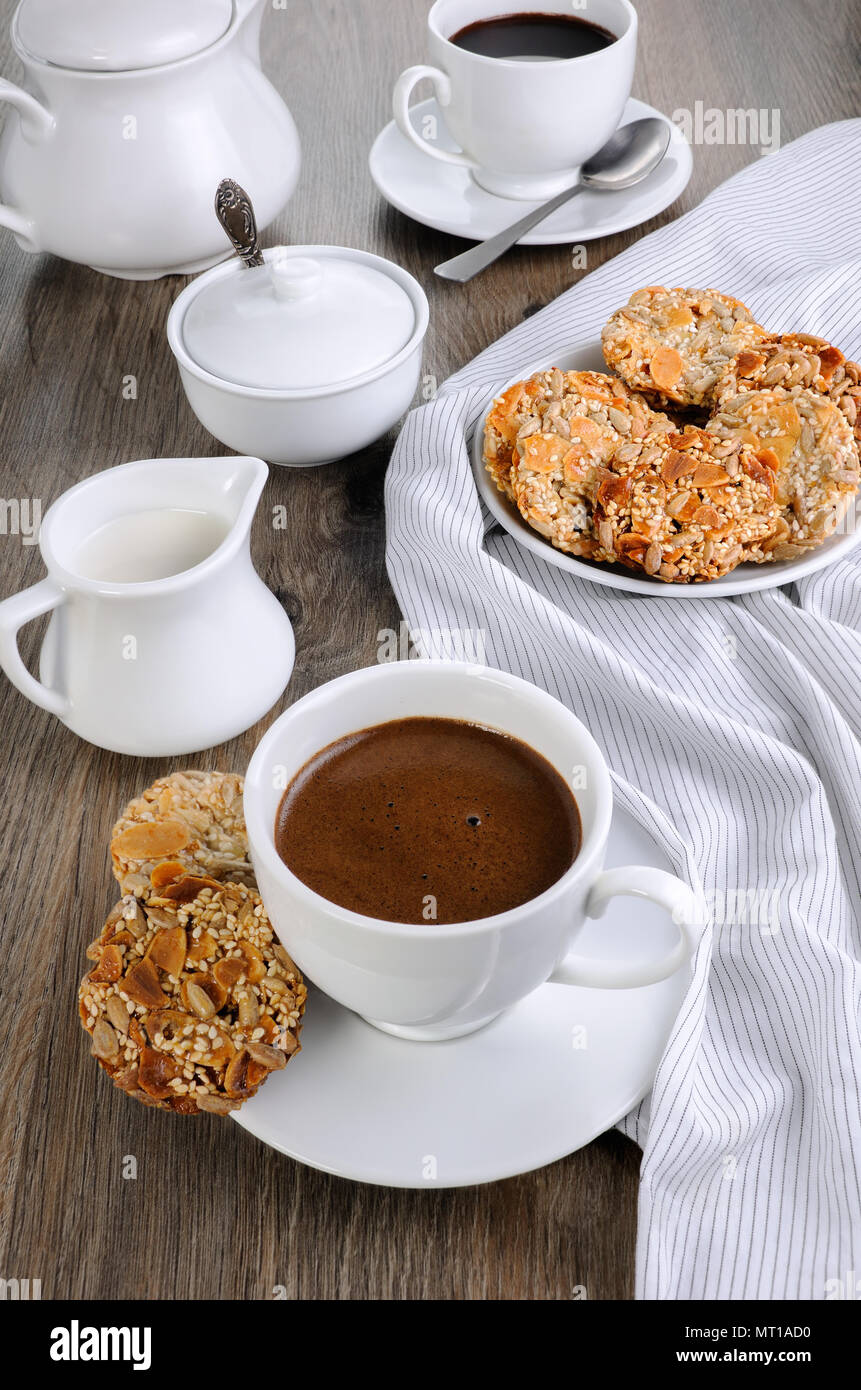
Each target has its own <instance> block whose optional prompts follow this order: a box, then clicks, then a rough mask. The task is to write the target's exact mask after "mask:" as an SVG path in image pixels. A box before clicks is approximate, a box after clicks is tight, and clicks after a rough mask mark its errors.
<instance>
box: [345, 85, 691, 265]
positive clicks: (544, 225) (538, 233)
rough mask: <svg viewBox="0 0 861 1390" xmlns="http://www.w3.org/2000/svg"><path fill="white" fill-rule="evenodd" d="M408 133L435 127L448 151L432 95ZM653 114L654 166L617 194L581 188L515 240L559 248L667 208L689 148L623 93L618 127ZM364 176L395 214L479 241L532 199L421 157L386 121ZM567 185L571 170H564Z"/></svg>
mask: <svg viewBox="0 0 861 1390" xmlns="http://www.w3.org/2000/svg"><path fill="white" fill-rule="evenodd" d="M410 114H411V118H412V121H413V124H414V125H415V127H416V130H420V129H422V128H427V123H428V122H429V121H430V122H434V123H435V125H434V126H433V127H432V128H435V129H438V130H439V132H440V137H439V144H440V146H442V147H443V148H444V149H454V148H455V145H454V142H453V140H451V138H450V137H449V135H448V132H447V131H446V128H445V118H444V116H443V115H442V113H441V110H440V107H439V106H438V104H437V102H436V99H435V98H433V97H432V98H430V99H429V100H427V101H423V102H419V103H418V104H417V105H416V106H414V107H413V108H412V110H411V113H410ZM644 116H657V117H658V118H659V119H660V120H663V121H666V124H667V125H668V126H669V127H670V132H671V138H670V146H669V149H668V151H667V154H666V156H665V158H664V159H663V160H662V162H661V164H660V165H659V166H658V168H657V169H656V170H655V171H654V173H652V174H650V175H649V176H648V178H646V179H643V181H642V183H639V184H637V185H636V186H635V187H633V188H629V189H625V190H623V191H620V192H617V193H602V192H597V191H596V190H593V189H586V190H584V191H583V192H582V193H580V194H578V196H577V197H576V198H572V200H571V201H570V202H569V203H567V204H566V205H565V206H564V207H562V208H559V209H558V210H557V211H556V212H554V213H551V215H550V216H549V217H548V218H546V220H545V221H544V222H541V223H539V225H538V226H537V227H535V228H534V229H533V230H532V231H531V232H529V233H527V235H526V236H525V237H523V238H522V240H521V242H520V245H522V246H564V245H566V244H569V243H573V244H578V243H580V242H586V241H593V240H595V239H596V238H598V237H603V236H612V235H613V234H614V233H616V232H623V231H626V230H628V229H629V228H630V227H638V226H640V224H641V223H643V222H647V221H648V220H649V218H652V217H657V215H658V214H659V213H661V212H663V211H664V210H665V208H668V207H669V206H670V205H671V203H674V202H675V200H676V199H677V198H678V197H679V196H680V195H681V194H682V193H683V192H684V190H685V188H686V187H687V184H688V182H689V180H690V177H691V172H692V170H693V158H692V155H691V149H690V146H689V145H688V143H687V141H686V140H685V138H684V136H683V135H682V133H681V131H680V129H679V128H678V126H676V125H674V124H673V122H672V121H670V120H669V119H668V118H667V117H666V116H664V115H663V113H662V112H660V111H656V110H655V108H654V107H653V106H649V105H647V103H646V102H643V101H637V100H636V99H635V98H633V97H631V98H630V99H629V101H628V103H627V105H626V107H625V111H624V114H623V116H622V121H621V124H622V125H628V124H629V123H630V122H631V121H635V120H639V119H640V118H641V117H644ZM370 170H371V177H372V179H373V180H374V183H375V184H376V186H377V188H378V189H379V191H380V193H382V195H383V197H384V198H385V199H386V201H387V202H389V203H390V204H391V205H392V207H394V208H396V209H397V210H398V211H399V212H402V213H405V214H406V216H407V217H412V218H413V219H414V220H415V221H416V222H421V223H423V225H424V226H426V227H431V228H433V229H434V230H436V231H440V232H448V233H450V234H451V235H452V236H459V237H464V238H466V239H468V240H470V241H486V240H487V239H488V238H489V237H492V236H496V234H497V233H498V232H502V231H504V230H505V228H506V227H509V226H511V224H512V223H513V222H515V221H516V220H517V219H518V217H523V216H524V214H525V213H526V212H528V211H529V210H530V208H533V207H537V206H538V204H537V203H529V202H523V201H520V200H518V199H513V198H501V197H499V196H497V195H496V194H494V193H489V192H487V190H486V189H484V188H482V187H480V185H479V184H477V183H476V181H475V179H474V178H473V177H472V175H471V174H470V172H469V170H468V169H465V168H461V167H459V166H457V165H454V164H442V163H439V162H438V161H437V160H434V159H428V158H427V156H425V155H423V154H422V152H421V150H418V149H416V147H415V146H414V145H412V144H411V143H410V141H409V140H407V139H406V138H405V136H404V135H402V134H401V132H400V131H399V130H398V128H397V126H396V125H395V123H394V121H391V122H390V123H389V125H387V126H386V127H385V129H384V130H383V131H381V133H380V135H379V136H378V137H377V139H376V141H375V142H374V145H373V148H372V150H371V155H370ZM571 182H572V185H573V183H574V175H573V173H572V179H571Z"/></svg>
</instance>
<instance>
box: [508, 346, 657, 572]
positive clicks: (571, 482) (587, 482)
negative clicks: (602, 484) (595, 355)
mask: <svg viewBox="0 0 861 1390" xmlns="http://www.w3.org/2000/svg"><path fill="white" fill-rule="evenodd" d="M674 429H675V425H674V424H673V422H672V421H671V420H669V419H668V418H667V417H666V416H665V415H660V414H658V413H657V412H656V411H653V410H652V409H651V407H650V406H649V405H648V403H647V402H646V401H645V400H644V398H643V397H642V396H638V395H636V394H635V393H634V392H632V391H629V390H628V388H627V387H626V386H625V385H624V383H623V382H621V381H619V379H618V378H617V377H611V376H607V375H605V374H604V373H601V372H562V371H560V370H559V369H558V368H556V369H552V370H550V371H547V372H543V373H540V374H538V375H537V376H535V377H532V378H530V380H529V381H528V382H521V383H518V385H517V387H515V388H510V389H509V391H507V392H506V393H505V395H504V396H502V397H500V398H499V400H498V401H497V402H496V404H495V407H494V410H493V411H492V412H491V414H490V416H489V417H488V421H487V427H486V433H485V455H484V456H485V466H486V467H487V469H488V472H490V474H491V476H493V477H494V479H495V481H496V484H497V487H499V488H500V490H502V491H505V492H506V493H507V495H508V496H509V497H510V498H511V500H512V501H514V503H515V504H516V506H517V507H518V509H519V511H520V513H521V515H522V516H523V517H524V519H525V520H526V521H527V522H528V523H529V525H530V526H531V527H533V529H534V530H536V531H538V532H539V533H540V534H541V535H543V536H545V537H546V538H547V539H548V540H549V541H550V542H551V544H552V545H554V546H556V547H557V549H560V550H564V551H567V552H568V553H569V554H572V555H578V556H580V557H582V558H587V559H588V558H591V557H592V555H593V554H594V551H595V546H596V542H595V535H594V531H593V528H592V509H593V503H594V497H595V489H596V487H597V485H598V482H599V481H600V479H601V477H602V476H603V474H604V473H605V472H606V470H607V468H608V467H609V466H610V465H611V464H612V462H613V460H614V458H616V457H621V458H628V457H631V456H632V455H633V454H635V453H637V452H638V451H639V447H640V443H641V441H642V440H643V439H644V438H645V436H646V435H647V434H648V433H649V432H651V433H653V434H655V433H661V432H664V433H667V434H669V433H671V432H672V431H673V430H674ZM501 461H502V462H501Z"/></svg>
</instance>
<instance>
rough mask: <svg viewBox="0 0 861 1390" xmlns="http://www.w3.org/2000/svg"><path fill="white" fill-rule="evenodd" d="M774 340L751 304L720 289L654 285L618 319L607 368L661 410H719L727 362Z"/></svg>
mask: <svg viewBox="0 0 861 1390" xmlns="http://www.w3.org/2000/svg"><path fill="white" fill-rule="evenodd" d="M765 336H766V330H765V329H764V328H762V327H761V325H760V324H758V323H756V321H755V320H754V318H753V315H752V314H751V312H750V310H749V309H748V308H747V306H746V305H745V304H742V302H741V301H740V300H738V299H734V298H733V297H732V296H731V295H725V294H720V293H718V291H717V290H697V289H666V288H665V287H664V286H663V285H649V286H646V288H644V289H642V290H637V291H636V293H635V294H632V295H631V298H630V300H629V301H628V303H627V304H626V305H625V307H624V308H622V309H618V310H617V311H616V312H615V313H614V314H612V315H611V317H610V319H609V320H608V322H607V324H606V325H605V327H604V331H603V333H602V335H601V341H602V345H603V348H604V357H605V358H606V360H607V363H608V365H609V366H610V367H612V368H613V369H614V370H615V371H617V372H618V373H619V376H620V377H621V378H622V379H623V381H625V382H626V383H627V385H628V386H630V387H631V388H632V389H634V390H636V391H643V392H644V393H645V394H646V395H647V396H649V397H650V398H652V399H653V400H655V401H657V402H659V403H661V404H672V403H675V404H676V405H679V406H681V407H683V408H698V407H703V406H706V407H708V406H711V405H712V404H713V402H714V397H715V391H716V389H717V386H718V383H719V381H720V378H721V375H722V373H723V372H724V370H725V368H726V365H727V363H728V362H729V361H730V360H731V359H732V358H733V357H735V356H736V355H737V354H738V353H739V352H741V350H742V349H743V348H745V347H748V346H752V345H753V344H755V343H757V342H759V340H760V339H762V338H764V337H765Z"/></svg>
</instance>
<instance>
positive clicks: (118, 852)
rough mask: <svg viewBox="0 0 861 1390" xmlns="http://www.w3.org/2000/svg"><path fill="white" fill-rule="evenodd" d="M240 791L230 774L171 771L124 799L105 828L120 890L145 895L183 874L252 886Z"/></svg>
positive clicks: (235, 777) (238, 781) (235, 778)
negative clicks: (114, 819) (117, 815)
mask: <svg viewBox="0 0 861 1390" xmlns="http://www.w3.org/2000/svg"><path fill="white" fill-rule="evenodd" d="M242 789H243V781H242V778H241V777H238V776H236V775H235V774H233V773H225V772H199V771H189V772H174V773H172V774H171V775H170V776H169V777H162V778H160V779H159V780H158V781H157V782H154V783H153V785H152V786H151V787H148V788H147V790H146V791H145V792H144V793H143V795H142V796H139V797H137V798H136V799H135V800H134V801H131V802H129V804H128V806H127V807H126V809H125V810H124V811H123V813H122V815H121V816H120V819H119V820H118V821H117V823H116V825H115V826H114V828H113V831H112V832H111V860H112V862H113V869H114V876H115V878H116V879H117V881H118V883H119V885H120V887H121V889H122V891H123V892H124V893H135V894H137V895H138V896H141V897H145V898H146V897H149V896H150V895H151V894H152V892H153V891H157V890H158V889H160V888H162V887H163V886H164V885H165V884H166V883H170V882H171V881H173V880H175V879H177V878H179V877H181V876H182V875H183V874H185V873H197V874H204V875H206V876H207V877H209V878H214V879H219V880H222V879H229V880H231V881H232V882H234V883H243V884H245V885H246V886H247V887H249V888H256V887H257V884H256V882H255V879H254V870H253V868H252V866H251V862H250V860H249V857H248V837H247V834H246V831H245V820H244V818H243V814H242Z"/></svg>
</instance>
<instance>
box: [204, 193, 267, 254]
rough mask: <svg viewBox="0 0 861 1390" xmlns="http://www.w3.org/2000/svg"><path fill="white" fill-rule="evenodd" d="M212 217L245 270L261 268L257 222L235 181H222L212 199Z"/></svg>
mask: <svg viewBox="0 0 861 1390" xmlns="http://www.w3.org/2000/svg"><path fill="white" fill-rule="evenodd" d="M215 215H216V217H217V218H218V220H219V222H220V223H221V225H222V227H223V228H224V230H225V231H226V233H227V235H228V236H229V237H230V240H231V241H232V243H233V245H234V246H235V247H236V250H237V252H238V253H239V255H240V257H241V258H242V261H243V262H244V264H245V265H246V266H248V268H249V269H253V268H254V267H255V266H258V265H263V252H262V251H261V250H260V241H259V238H258V235H257V219H256V218H255V216H254V207H253V205H252V202H251V199H250V198H249V196H248V194H247V193H246V192H245V189H244V188H242V187H241V186H240V185H239V184H238V183H237V182H236V180H235V179H222V180H221V183H220V184H219V185H218V191H217V193H216V195H215Z"/></svg>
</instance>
